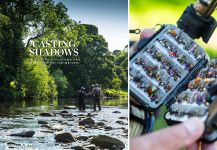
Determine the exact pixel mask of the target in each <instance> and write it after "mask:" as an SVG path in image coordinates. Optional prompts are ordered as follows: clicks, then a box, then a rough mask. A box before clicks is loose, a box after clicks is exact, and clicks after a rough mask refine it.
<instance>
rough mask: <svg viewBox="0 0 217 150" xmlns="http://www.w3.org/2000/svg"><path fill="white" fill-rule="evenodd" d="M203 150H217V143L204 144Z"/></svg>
mask: <svg viewBox="0 0 217 150" xmlns="http://www.w3.org/2000/svg"><path fill="white" fill-rule="evenodd" d="M202 150H217V148H216V143H212V144H202Z"/></svg>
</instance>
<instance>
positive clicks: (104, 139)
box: [91, 135, 125, 149]
mask: <svg viewBox="0 0 217 150" xmlns="http://www.w3.org/2000/svg"><path fill="white" fill-rule="evenodd" d="M91 144H95V145H96V146H99V147H100V148H104V149H124V148H125V145H124V143H123V142H122V141H120V140H119V139H116V138H112V137H110V136H106V135H99V136H97V137H94V138H93V139H92V140H91Z"/></svg>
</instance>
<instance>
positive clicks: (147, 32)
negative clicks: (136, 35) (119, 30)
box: [140, 29, 154, 39]
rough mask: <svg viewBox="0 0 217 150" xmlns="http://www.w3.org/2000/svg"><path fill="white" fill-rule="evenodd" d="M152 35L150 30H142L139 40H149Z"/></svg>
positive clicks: (152, 32)
mask: <svg viewBox="0 0 217 150" xmlns="http://www.w3.org/2000/svg"><path fill="white" fill-rule="evenodd" d="M153 34H154V31H153V30H152V29H144V30H143V31H142V32H141V34H140V39H145V38H150V37H151V36H152V35H153Z"/></svg>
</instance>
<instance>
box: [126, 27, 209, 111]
mask: <svg viewBox="0 0 217 150" xmlns="http://www.w3.org/2000/svg"><path fill="white" fill-rule="evenodd" d="M207 62H208V57H207V55H206V53H205V51H204V49H203V48H201V47H200V46H199V45H198V44H197V43H196V42H194V40H193V39H192V38H190V37H189V36H188V35H187V34H186V33H185V32H183V31H182V30H180V29H179V28H177V27H176V26H174V25H162V27H161V29H160V30H159V31H158V32H157V33H156V34H155V35H154V36H153V37H152V38H151V39H149V41H148V42H146V43H144V44H143V45H142V47H141V48H140V49H139V50H138V52H137V53H136V54H134V55H133V56H132V57H131V59H130V95H131V96H133V97H134V98H135V99H136V100H138V101H139V102H140V103H141V104H142V105H143V106H144V107H145V108H147V109H150V110H155V109H157V108H159V107H160V106H161V105H162V104H166V105H168V107H169V106H170V104H171V103H173V100H174V97H175V95H177V93H180V92H181V91H183V90H184V87H185V86H186V85H187V84H188V82H189V81H190V80H191V79H193V78H194V77H195V76H196V74H197V73H198V72H199V71H200V70H201V69H202V68H203V67H204V66H205V65H206V64H207Z"/></svg>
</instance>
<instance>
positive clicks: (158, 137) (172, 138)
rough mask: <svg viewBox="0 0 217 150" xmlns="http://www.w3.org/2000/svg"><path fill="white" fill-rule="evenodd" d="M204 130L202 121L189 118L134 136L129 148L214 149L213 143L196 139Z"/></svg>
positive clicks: (132, 149) (146, 149) (142, 149)
mask: <svg viewBox="0 0 217 150" xmlns="http://www.w3.org/2000/svg"><path fill="white" fill-rule="evenodd" d="M203 132H204V123H203V122H202V121H201V120H200V119H199V118H191V119H189V120H188V121H186V122H185V123H182V124H178V125H175V126H172V127H168V128H166V129H162V130H159V131H157V132H153V133H150V134H147V135H144V136H140V137H137V138H134V139H133V140H132V141H131V144H130V150H178V149H180V148H183V147H187V149H188V150H216V149H215V144H201V143H200V142H197V140H198V139H199V138H200V137H201V136H202V134H203Z"/></svg>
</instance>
